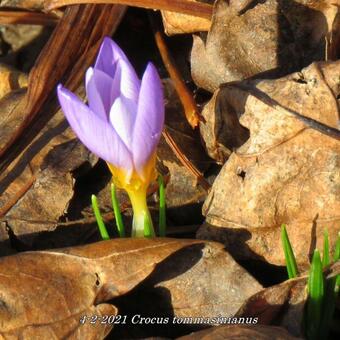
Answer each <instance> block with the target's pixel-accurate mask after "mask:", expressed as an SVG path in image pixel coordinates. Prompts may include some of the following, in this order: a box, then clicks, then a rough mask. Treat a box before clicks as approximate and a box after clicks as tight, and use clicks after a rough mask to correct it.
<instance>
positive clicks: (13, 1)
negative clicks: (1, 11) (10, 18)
mask: <svg viewBox="0 0 340 340" xmlns="http://www.w3.org/2000/svg"><path fill="white" fill-rule="evenodd" d="M44 2H45V0H2V1H1V2H0V7H6V8H7V7H8V8H21V9H30V10H41V9H43V8H44Z"/></svg>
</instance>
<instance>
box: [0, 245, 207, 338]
mask: <svg viewBox="0 0 340 340" xmlns="http://www.w3.org/2000/svg"><path fill="white" fill-rule="evenodd" d="M199 242H201V241H197V240H174V239H116V240H109V241H102V242H98V243H94V244H90V245H86V246H82V247H74V248H65V249H60V250H53V251H40V252H26V253H21V254H18V255H13V256H8V257H3V258H1V259H0V274H1V275H0V287H1V289H0V301H1V306H3V308H1V309H0V335H1V336H2V337H4V338H11V339H37V338H43V339H47V338H49V337H51V336H52V337H54V338H58V339H60V338H67V339H68V338H70V339H76V338H77V335H82V337H81V338H82V339H103V338H104V336H105V335H106V334H107V332H108V331H109V330H110V328H111V327H112V326H113V325H107V324H106V325H105V324H103V328H104V329H99V330H98V329H92V330H91V328H89V327H87V331H89V333H85V332H84V330H82V327H83V325H82V324H81V323H80V322H79V320H80V318H81V317H82V316H84V315H87V316H92V315H95V314H97V313H99V314H107V315H110V314H112V315H115V314H116V313H117V310H116V309H115V307H113V306H111V305H105V304H102V303H103V302H105V301H108V300H110V299H112V298H114V297H117V296H120V295H122V294H125V293H127V292H128V291H129V290H131V289H133V288H134V287H135V286H136V285H137V284H139V283H140V282H141V281H143V280H144V279H145V278H146V277H147V276H148V275H149V274H150V273H151V272H152V271H153V270H154V268H155V266H156V265H157V263H159V262H161V261H163V260H164V259H165V258H167V257H168V256H170V255H172V254H173V253H175V252H176V251H178V250H180V249H182V248H184V247H186V246H189V245H192V244H195V243H199ZM88 322H89V320H87V321H86V323H88ZM99 326H100V323H99ZM84 333H85V334H84ZM78 339H79V338H78Z"/></svg>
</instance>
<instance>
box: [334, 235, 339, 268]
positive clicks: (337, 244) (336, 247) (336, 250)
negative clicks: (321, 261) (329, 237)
mask: <svg viewBox="0 0 340 340" xmlns="http://www.w3.org/2000/svg"><path fill="white" fill-rule="evenodd" d="M333 259H334V262H336V261H338V260H339V259H340V233H339V234H338V238H337V239H336V243H335V251H334V257H333Z"/></svg>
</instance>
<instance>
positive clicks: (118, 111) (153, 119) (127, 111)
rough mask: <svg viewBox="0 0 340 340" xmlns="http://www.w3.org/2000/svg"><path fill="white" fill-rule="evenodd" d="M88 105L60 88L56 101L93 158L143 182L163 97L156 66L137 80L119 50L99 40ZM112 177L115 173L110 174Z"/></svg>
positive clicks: (161, 120)
mask: <svg viewBox="0 0 340 340" xmlns="http://www.w3.org/2000/svg"><path fill="white" fill-rule="evenodd" d="M86 94H87V98H88V105H85V104H84V103H83V102H82V101H81V100H80V99H79V98H78V97H77V96H75V95H74V94H73V93H72V92H70V91H68V90H67V89H65V88H64V87H62V85H59V86H58V98H59V102H60V105H61V107H62V109H63V112H64V114H65V116H66V118H67V120H68V122H69V123H70V125H71V127H72V129H73V131H74V132H75V133H76V135H77V136H78V137H79V139H80V140H81V141H82V142H83V143H84V144H85V145H86V146H87V147H88V149H90V150H91V151H92V152H93V153H94V154H96V155H97V156H99V157H100V158H102V159H104V160H105V161H106V162H107V163H109V164H110V169H111V168H112V167H113V168H115V169H117V170H120V171H122V172H124V173H125V174H126V176H127V179H129V178H131V176H132V175H133V174H134V173H135V176H137V177H140V178H141V180H143V181H147V178H146V167H147V165H148V162H149V161H150V160H151V159H152V156H153V154H154V153H155V150H156V146H157V144H158V142H159V138H160V135H161V132H162V129H163V124H164V103H163V102H164V99H163V90H162V84H161V80H160V78H159V76H158V73H157V70H156V68H155V67H154V66H153V64H152V63H149V64H148V65H147V67H146V70H145V72H144V75H143V78H142V80H141V81H140V80H139V78H138V77H137V75H136V73H135V70H134V69H133V67H132V65H131V64H130V62H129V60H128V59H127V57H126V56H125V54H124V52H123V51H122V50H121V49H120V47H119V46H118V45H117V44H116V43H115V42H113V41H112V40H111V39H110V38H104V40H103V43H102V45H101V47H100V51H99V54H98V57H97V60H96V63H95V66H94V67H93V68H92V67H91V68H89V69H88V70H87V72H86ZM114 176H115V175H114Z"/></svg>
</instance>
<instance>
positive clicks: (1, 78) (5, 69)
mask: <svg viewBox="0 0 340 340" xmlns="http://www.w3.org/2000/svg"><path fill="white" fill-rule="evenodd" d="M26 86H27V75H26V74H25V73H22V72H20V71H18V70H15V69H14V68H12V67H10V66H7V65H5V64H0V101H1V99H2V98H3V97H4V96H5V95H6V94H8V93H10V92H11V91H14V90H18V89H21V88H23V87H26Z"/></svg>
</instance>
